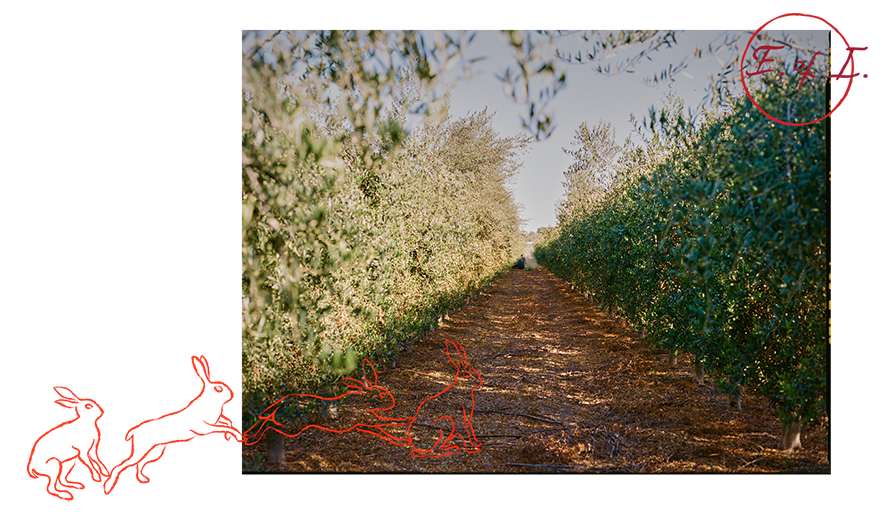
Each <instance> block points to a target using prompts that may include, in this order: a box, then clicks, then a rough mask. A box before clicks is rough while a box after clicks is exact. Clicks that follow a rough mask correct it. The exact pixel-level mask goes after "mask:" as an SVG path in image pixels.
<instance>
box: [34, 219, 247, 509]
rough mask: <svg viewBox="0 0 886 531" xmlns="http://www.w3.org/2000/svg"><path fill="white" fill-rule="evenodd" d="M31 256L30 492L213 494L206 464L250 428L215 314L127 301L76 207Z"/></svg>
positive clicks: (49, 227)
mask: <svg viewBox="0 0 886 531" xmlns="http://www.w3.org/2000/svg"><path fill="white" fill-rule="evenodd" d="M25 263H26V275H25V344H26V347H25V413H26V421H25V454H26V483H25V499H26V500H27V501H202V500H203V473H204V472H205V471H206V469H207V468H208V467H209V465H210V464H211V463H212V462H213V461H214V460H215V459H216V458H217V457H220V456H226V455H228V454H230V451H231V449H232V448H233V447H234V446H236V445H237V443H238V441H239V440H240V438H241V434H240V429H239V427H238V426H237V423H236V420H235V419H234V416H233V414H232V412H231V409H232V408H233V405H234V403H235V402H236V400H237V389H236V387H235V386H234V382H233V380H232V379H231V376H230V374H229V373H228V371H227V369H226V368H225V365H224V358H223V357H222V355H221V351H220V350H219V348H218V345H217V344H216V343H215V340H214V338H213V337H212V334H211V332H210V331H209V327H208V326H207V325H206V321H205V320H204V319H203V317H202V316H201V315H200V314H198V313H197V312H196V310H195V309H194V308H193V307H138V306H128V307H123V306H121V305H120V302H119V300H118V299H117V296H116V294H115V293H114V290H113V288H112V287H111V284H110V282H109V281H108V278H107V276H106V275H105V273H104V270H103V269H102V267H101V265H100V264H99V261H98V259H97V258H96V256H95V253H93V252H92V249H91V248H90V247H89V245H88V244H87V243H86V242H85V241H83V240H82V239H81V238H80V236H79V235H78V234H77V231H76V229H75V228H74V224H73V223H72V222H71V219H70V218H69V217H68V216H66V215H64V214H56V215H54V216H52V217H51V218H50V219H49V220H48V221H47V222H46V223H45V224H43V226H42V227H41V228H40V229H39V230H38V231H37V232H36V233H34V235H33V236H31V238H30V239H28V241H27V243H26V244H25Z"/></svg>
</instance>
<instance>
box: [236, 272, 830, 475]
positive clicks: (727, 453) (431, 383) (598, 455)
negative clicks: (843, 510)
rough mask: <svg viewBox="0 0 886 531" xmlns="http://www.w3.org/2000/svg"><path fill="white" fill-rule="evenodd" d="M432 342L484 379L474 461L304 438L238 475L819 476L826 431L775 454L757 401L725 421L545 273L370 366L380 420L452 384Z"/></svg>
mask: <svg viewBox="0 0 886 531" xmlns="http://www.w3.org/2000/svg"><path fill="white" fill-rule="evenodd" d="M444 339H451V340H453V341H456V342H458V343H460V344H462V345H463V346H464V348H465V349H466V352H467V357H468V361H469V364H470V365H471V366H473V367H474V368H476V369H477V370H478V371H479V372H480V374H481V375H482V377H483V386H482V387H481V388H479V389H478V390H477V391H476V393H475V397H474V398H475V409H474V417H473V426H474V429H475V433H476V435H477V438H478V440H479V441H480V442H481V443H482V446H481V447H480V450H479V451H478V452H476V453H471V454H469V453H466V452H460V453H456V454H454V455H449V456H444V457H422V458H417V457H413V456H411V455H410V450H409V448H408V447H404V446H395V445H393V444H391V443H390V442H387V441H384V440H383V439H381V438H379V437H376V436H373V435H370V434H366V433H360V432H357V431H352V432H348V433H344V434H336V433H329V432H324V431H320V430H316V429H309V430H308V431H306V432H305V433H303V434H302V435H300V436H298V437H295V438H287V439H285V447H286V460H287V462H286V463H285V464H283V465H269V464H266V463H263V462H262V461H261V459H260V458H259V455H261V454H262V453H263V452H264V444H265V442H264V441H262V442H261V443H259V444H258V445H256V446H251V447H244V452H243V453H244V462H245V463H249V465H248V466H247V467H245V468H244V470H246V471H249V472H433V473H447V472H457V473H484V472H487V473H576V472H579V473H595V472H614V473H636V472H645V473H685V472H690V473H830V461H829V452H828V431H827V428H826V427H825V426H821V425H819V426H813V427H810V428H809V429H807V430H806V431H804V433H803V435H802V444H803V449H802V450H800V451H798V452H795V453H793V454H789V453H786V452H783V451H780V450H777V446H778V441H779V436H780V425H779V423H778V420H777V418H776V415H775V412H774V410H773V409H772V408H771V407H770V406H769V405H768V403H767V402H766V401H765V400H764V399H762V398H759V397H755V396H752V395H743V396H742V399H741V405H742V411H739V412H732V411H728V410H727V400H726V397H725V396H724V395H722V394H720V393H719V392H718V391H717V389H716V387H715V385H714V384H713V383H712V382H710V381H705V382H704V383H703V384H697V383H694V382H693V381H692V379H691V367H690V366H689V365H688V363H689V360H686V359H679V360H678V365H677V367H676V368H670V367H668V363H667V361H668V360H667V354H666V353H661V352H655V351H654V350H652V349H651V348H649V347H648V346H647V345H646V343H645V342H644V340H643V339H641V338H640V336H639V335H638V334H637V333H636V332H634V331H632V330H630V329H629V328H627V327H626V326H625V325H623V324H620V323H619V322H617V321H615V320H612V319H610V318H609V317H608V316H607V315H606V314H605V313H603V312H601V311H600V310H599V309H597V308H596V307H595V306H594V305H593V304H592V303H591V302H589V301H588V300H587V299H585V298H584V297H583V296H581V295H580V294H579V293H578V292H575V291H570V289H569V287H568V286H567V285H566V284H564V283H563V282H561V281H560V280H558V279H557V278H555V277H554V276H553V275H551V274H550V273H549V272H548V271H546V270H544V269H543V268H537V269H533V270H525V271H519V270H512V271H511V272H510V273H508V274H507V275H505V276H504V277H503V278H501V279H499V280H498V281H497V282H496V283H495V284H493V286H491V288H490V289H489V290H487V292H486V293H485V294H484V295H482V296H481V297H479V298H478V299H477V300H476V301H475V302H474V303H472V304H469V305H468V306H466V307H465V308H463V309H462V311H460V312H458V313H455V314H452V315H450V319H449V320H447V321H446V322H445V324H444V325H443V326H442V327H440V328H439V329H438V330H436V331H434V332H432V333H429V334H426V335H425V336H424V337H422V338H421V339H419V340H418V341H416V342H415V343H414V345H413V347H412V352H411V353H407V352H403V353H401V354H400V355H398V356H397V358H396V359H395V360H394V361H393V362H391V363H388V364H385V365H378V366H377V367H378V378H379V380H378V384H379V385H380V386H383V387H385V388H387V389H388V390H390V391H391V392H392V393H393V394H394V395H395V397H396V407H395V408H394V409H393V410H391V411H390V412H389V413H390V414H391V415H390V416H392V417H400V416H402V417H407V416H410V415H412V414H414V413H415V410H416V408H417V407H418V405H419V404H420V403H421V402H422V400H424V399H425V398H427V397H429V396H432V395H434V394H436V393H438V392H440V391H441V390H442V389H444V388H445V387H446V386H447V385H449V384H450V383H452V377H453V374H454V367H453V366H452V365H451V364H450V362H449V360H448V359H447V357H446V352H445V346H444ZM469 392H470V391H469V388H463V389H461V388H455V389H453V391H452V392H451V393H449V394H447V395H444V397H441V399H440V400H437V401H435V402H439V404H438V403H435V404H434V406H433V407H435V408H438V413H439V414H447V413H448V414H450V415H452V416H453V417H455V412H456V411H459V410H458V408H459V404H461V403H464V402H465V400H467V402H468V403H470V398H469ZM348 400H351V397H349V398H348V399H347V400H346V401H345V402H344V403H343V404H342V406H341V407H340V411H339V420H336V421H334V422H340V423H347V422H353V421H355V420H356V421H357V422H368V421H370V420H371V419H369V418H368V413H366V412H365V411H363V408H365V407H367V406H366V404H365V403H364V402H365V400H363V401H361V400H359V399H355V400H353V401H352V402H348ZM446 409H451V411H446ZM315 421H316V422H318V423H323V422H333V421H332V420H331V419H315ZM342 425H344V424H342ZM297 429H298V428H297V427H295V429H293V430H292V431H293V432H295V431H297Z"/></svg>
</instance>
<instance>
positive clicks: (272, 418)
mask: <svg viewBox="0 0 886 531" xmlns="http://www.w3.org/2000/svg"><path fill="white" fill-rule="evenodd" d="M341 381H342V383H343V384H345V386H346V387H347V388H348V390H347V391H346V392H345V393H343V394H341V395H338V396H334V397H323V396H318V395H311V394H305V393H290V394H288V395H286V396H283V397H281V398H279V399H277V400H276V401H275V402H274V403H273V404H271V405H270V406H268V407H267V408H265V410H264V411H263V412H262V413H261V414H260V415H259V420H258V422H256V423H255V424H253V425H252V427H250V428H249V429H248V430H246V431H245V432H244V434H243V435H244V438H245V439H246V441H247V442H246V445H247V446H249V445H253V444H256V443H258V442H259V441H260V440H261V438H262V437H263V436H264V434H265V433H267V432H268V430H273V431H275V432H277V433H279V434H280V435H283V436H284V437H290V438H292V437H297V436H299V435H301V434H302V433H304V432H305V431H306V430H308V429H310V428H314V429H318V430H323V431H329V432H333V433H347V432H349V431H353V430H356V431H359V432H363V433H370V434H372V435H375V436H378V437H381V438H382V439H385V440H387V441H389V442H392V443H394V444H397V445H407V444H409V440H408V439H404V438H402V437H397V436H395V435H392V434H391V433H389V432H388V430H389V429H390V428H392V427H396V426H400V427H405V426H406V425H407V424H408V423H409V422H411V421H412V417H406V418H391V417H386V416H384V415H383V414H382V413H384V412H386V411H389V410H390V409H392V408H393V407H394V405H395V404H396V401H395V399H394V395H393V394H391V392H390V391H388V390H387V389H385V388H384V387H381V386H379V385H378V374H377V373H376V372H375V366H374V365H373V364H372V362H371V361H369V360H367V359H364V360H363V378H362V380H357V379H355V378H347V377H343V378H342V379H341ZM364 393H365V394H366V395H371V394H373V393H378V398H379V399H381V400H385V401H389V402H390V405H388V406H387V407H367V408H365V410H366V411H368V412H369V413H370V414H371V415H373V416H374V417H375V419H377V420H378V421H380V422H372V423H371V424H369V423H365V422H358V423H354V424H352V425H350V426H349V427H347V428H332V427H330V426H321V425H318V424H308V425H307V426H304V427H302V428H301V429H299V430H298V431H296V432H293V433H287V431H286V427H285V426H284V425H283V424H281V423H280V422H279V421H277V418H276V416H277V412H278V411H279V410H280V408H281V407H283V406H284V405H285V404H286V403H287V402H289V401H299V400H300V399H304V398H307V399H314V400H322V401H326V402H333V401H336V400H342V399H344V398H346V397H348V396H351V395H361V394H364ZM345 425H347V423H345Z"/></svg>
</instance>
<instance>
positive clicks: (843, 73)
mask: <svg viewBox="0 0 886 531" xmlns="http://www.w3.org/2000/svg"><path fill="white" fill-rule="evenodd" d="M756 20H757V29H758V30H761V29H764V28H768V27H769V26H775V25H777V24H818V25H820V26H825V27H828V28H830V29H831V31H833V32H834V35H835V36H836V38H837V44H838V47H839V50H840V60H839V62H838V63H837V69H836V70H834V72H833V73H832V74H831V76H830V77H831V79H833V80H834V84H836V85H837V87H838V88H839V91H838V93H837V99H836V101H835V102H834V106H833V108H831V112H830V114H831V115H833V116H867V115H868V69H867V64H868V14H867V13H757V19H756ZM752 40H753V38H752ZM859 61H861V62H859ZM852 65H860V67H859V68H856V69H855V70H852V68H851V66H852Z"/></svg>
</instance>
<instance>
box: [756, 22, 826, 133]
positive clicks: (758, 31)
mask: <svg viewBox="0 0 886 531" xmlns="http://www.w3.org/2000/svg"><path fill="white" fill-rule="evenodd" d="M772 26H778V24H773V25H772ZM772 26H766V28H771V27H772ZM766 28H760V29H758V30H757V31H755V32H754V34H753V35H751V40H749V41H748V44H747V45H746V46H745V47H744V53H743V54H741V65H740V66H741V85H742V86H743V87H744V92H745V94H746V95H747V97H748V99H749V100H751V103H753V104H754V107H756V108H757V110H758V111H760V112H762V113H763V114H765V115H766V117H767V118H769V119H770V120H772V121H773V122H777V123H780V124H782V125H791V126H800V125H812V124H817V123H818V122H820V121H822V120H824V119H825V118H827V117H828V116H830V115H831V111H828V113H827V114H825V115H824V116H822V117H821V118H819V119H818V120H813V121H811V122H804V123H802V124H792V123H789V122H785V121H784V120H779V119H778V118H776V117H774V116H772V115H771V114H769V113H768V112H766V111H764V110H763V109H762V107H760V106H759V105H757V102H756V101H754V97H753V96H751V91H750V90H748V85H747V83H745V80H744V58H745V56H746V55H747V54H748V49H750V47H751V43H752V42H754V38H755V37H756V36H757V34H758V33H760V32H761V31H762V30H764V29H766Z"/></svg>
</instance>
